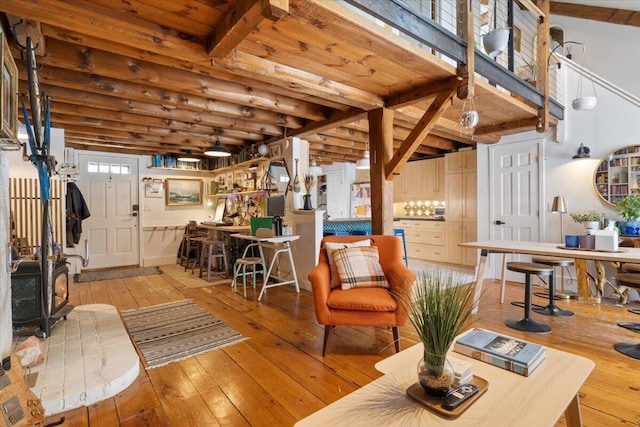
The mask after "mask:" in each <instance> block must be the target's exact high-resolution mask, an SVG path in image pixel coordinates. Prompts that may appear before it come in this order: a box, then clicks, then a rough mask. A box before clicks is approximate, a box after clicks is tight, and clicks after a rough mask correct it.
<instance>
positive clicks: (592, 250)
mask: <svg viewBox="0 0 640 427" xmlns="http://www.w3.org/2000/svg"><path fill="white" fill-rule="evenodd" d="M557 248H558V249H566V250H568V251H585V252H609V253H621V252H627V249H618V250H617V251H608V250H606V249H587V248H568V247H566V246H565V245H558V246H557Z"/></svg>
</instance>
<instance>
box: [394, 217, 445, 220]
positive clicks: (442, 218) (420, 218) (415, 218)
mask: <svg viewBox="0 0 640 427" xmlns="http://www.w3.org/2000/svg"><path fill="white" fill-rule="evenodd" d="M403 219H409V220H411V221H444V217H443V216H395V217H393V220H394V221H400V220H403Z"/></svg>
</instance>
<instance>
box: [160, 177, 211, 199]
mask: <svg viewBox="0 0 640 427" xmlns="http://www.w3.org/2000/svg"><path fill="white" fill-rule="evenodd" d="M166 183H167V188H166V191H165V194H166V200H167V206H190V205H201V204H202V180H201V179H167V181H166Z"/></svg>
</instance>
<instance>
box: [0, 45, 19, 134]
mask: <svg viewBox="0 0 640 427" xmlns="http://www.w3.org/2000/svg"><path fill="white" fill-rule="evenodd" d="M0 37H1V38H2V42H1V44H2V48H1V49H0V51H1V52H2V53H1V54H0V57H1V59H2V60H1V61H0V62H1V63H2V84H0V137H2V138H11V139H16V138H17V137H18V68H17V67H16V63H15V62H13V58H12V57H11V52H10V51H9V45H8V44H7V38H6V37H5V35H4V33H0Z"/></svg>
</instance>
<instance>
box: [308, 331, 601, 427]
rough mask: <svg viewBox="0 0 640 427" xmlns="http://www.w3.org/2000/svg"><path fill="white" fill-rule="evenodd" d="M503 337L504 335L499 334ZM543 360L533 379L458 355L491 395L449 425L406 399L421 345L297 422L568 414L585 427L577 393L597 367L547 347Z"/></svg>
mask: <svg viewBox="0 0 640 427" xmlns="http://www.w3.org/2000/svg"><path fill="white" fill-rule="evenodd" d="M501 335H504V334H501ZM545 349H546V350H545V360H544V361H543V362H542V363H541V364H540V366H539V367H538V368H537V369H536V370H535V371H534V372H533V373H532V374H531V375H530V376H529V377H524V376H522V375H518V374H516V373H513V372H510V371H507V370H505V369H501V368H498V367H496V366H493V365H490V364H488V363H484V362H481V361H479V360H475V359H472V358H469V357H467V356H464V355H462V354H459V353H450V354H451V356H453V357H455V358H458V359H461V360H466V361H469V362H471V364H472V365H473V373H474V375H476V376H478V377H480V378H484V379H485V380H487V381H488V383H489V386H488V389H487V392H486V393H485V394H483V395H482V396H481V397H480V398H479V399H478V400H477V401H475V402H474V403H473V404H472V405H471V406H469V408H468V409H467V410H466V411H465V412H464V413H462V414H461V415H460V416H459V417H458V418H456V419H454V420H449V419H446V418H443V417H441V416H439V415H437V414H435V413H434V412H431V411H429V410H428V409H426V408H424V407H423V406H421V405H420V404H419V403H417V402H415V401H414V400H413V399H412V398H410V397H409V396H407V395H406V390H407V388H408V387H409V386H411V385H412V384H414V383H416V382H417V374H416V366H417V364H418V360H419V359H420V357H421V356H422V353H423V347H422V344H416V345H414V346H413V347H411V348H408V349H407V350H404V351H401V352H400V353H397V354H395V355H393V356H391V357H388V358H387V359H384V360H382V361H381V362H378V363H377V364H376V369H378V370H379V371H380V372H382V373H384V374H385V375H384V376H383V377H381V378H378V379H377V380H375V381H373V382H371V383H369V384H367V385H366V386H364V387H362V388H360V389H358V390H356V391H354V392H353V393H351V394H349V395H347V396H345V397H343V398H342V399H340V400H338V401H336V402H334V403H332V404H330V405H329V406H327V407H325V408H323V409H321V410H319V411H318V412H315V413H314V414H311V415H310V416H308V417H307V418H304V419H303V420H300V421H299V422H298V423H296V427H310V426H322V427H324V426H349V427H355V426H371V425H380V426H402V427H407V426H447V425H455V426H489V427H496V426H534V425H535V426H553V425H555V424H556V422H557V421H558V419H559V418H560V417H561V416H562V415H563V414H564V415H565V419H566V422H567V426H580V425H582V421H581V415H580V401H579V397H578V391H579V390H580V387H581V386H582V384H583V383H584V381H585V380H586V379H587V377H588V376H589V374H590V373H591V371H592V370H593V367H594V366H595V364H594V363H593V361H591V360H589V359H586V358H584V357H581V356H576V355H573V354H570V353H566V352H564V351H559V350H555V349H552V348H548V347H546V348H545Z"/></svg>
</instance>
